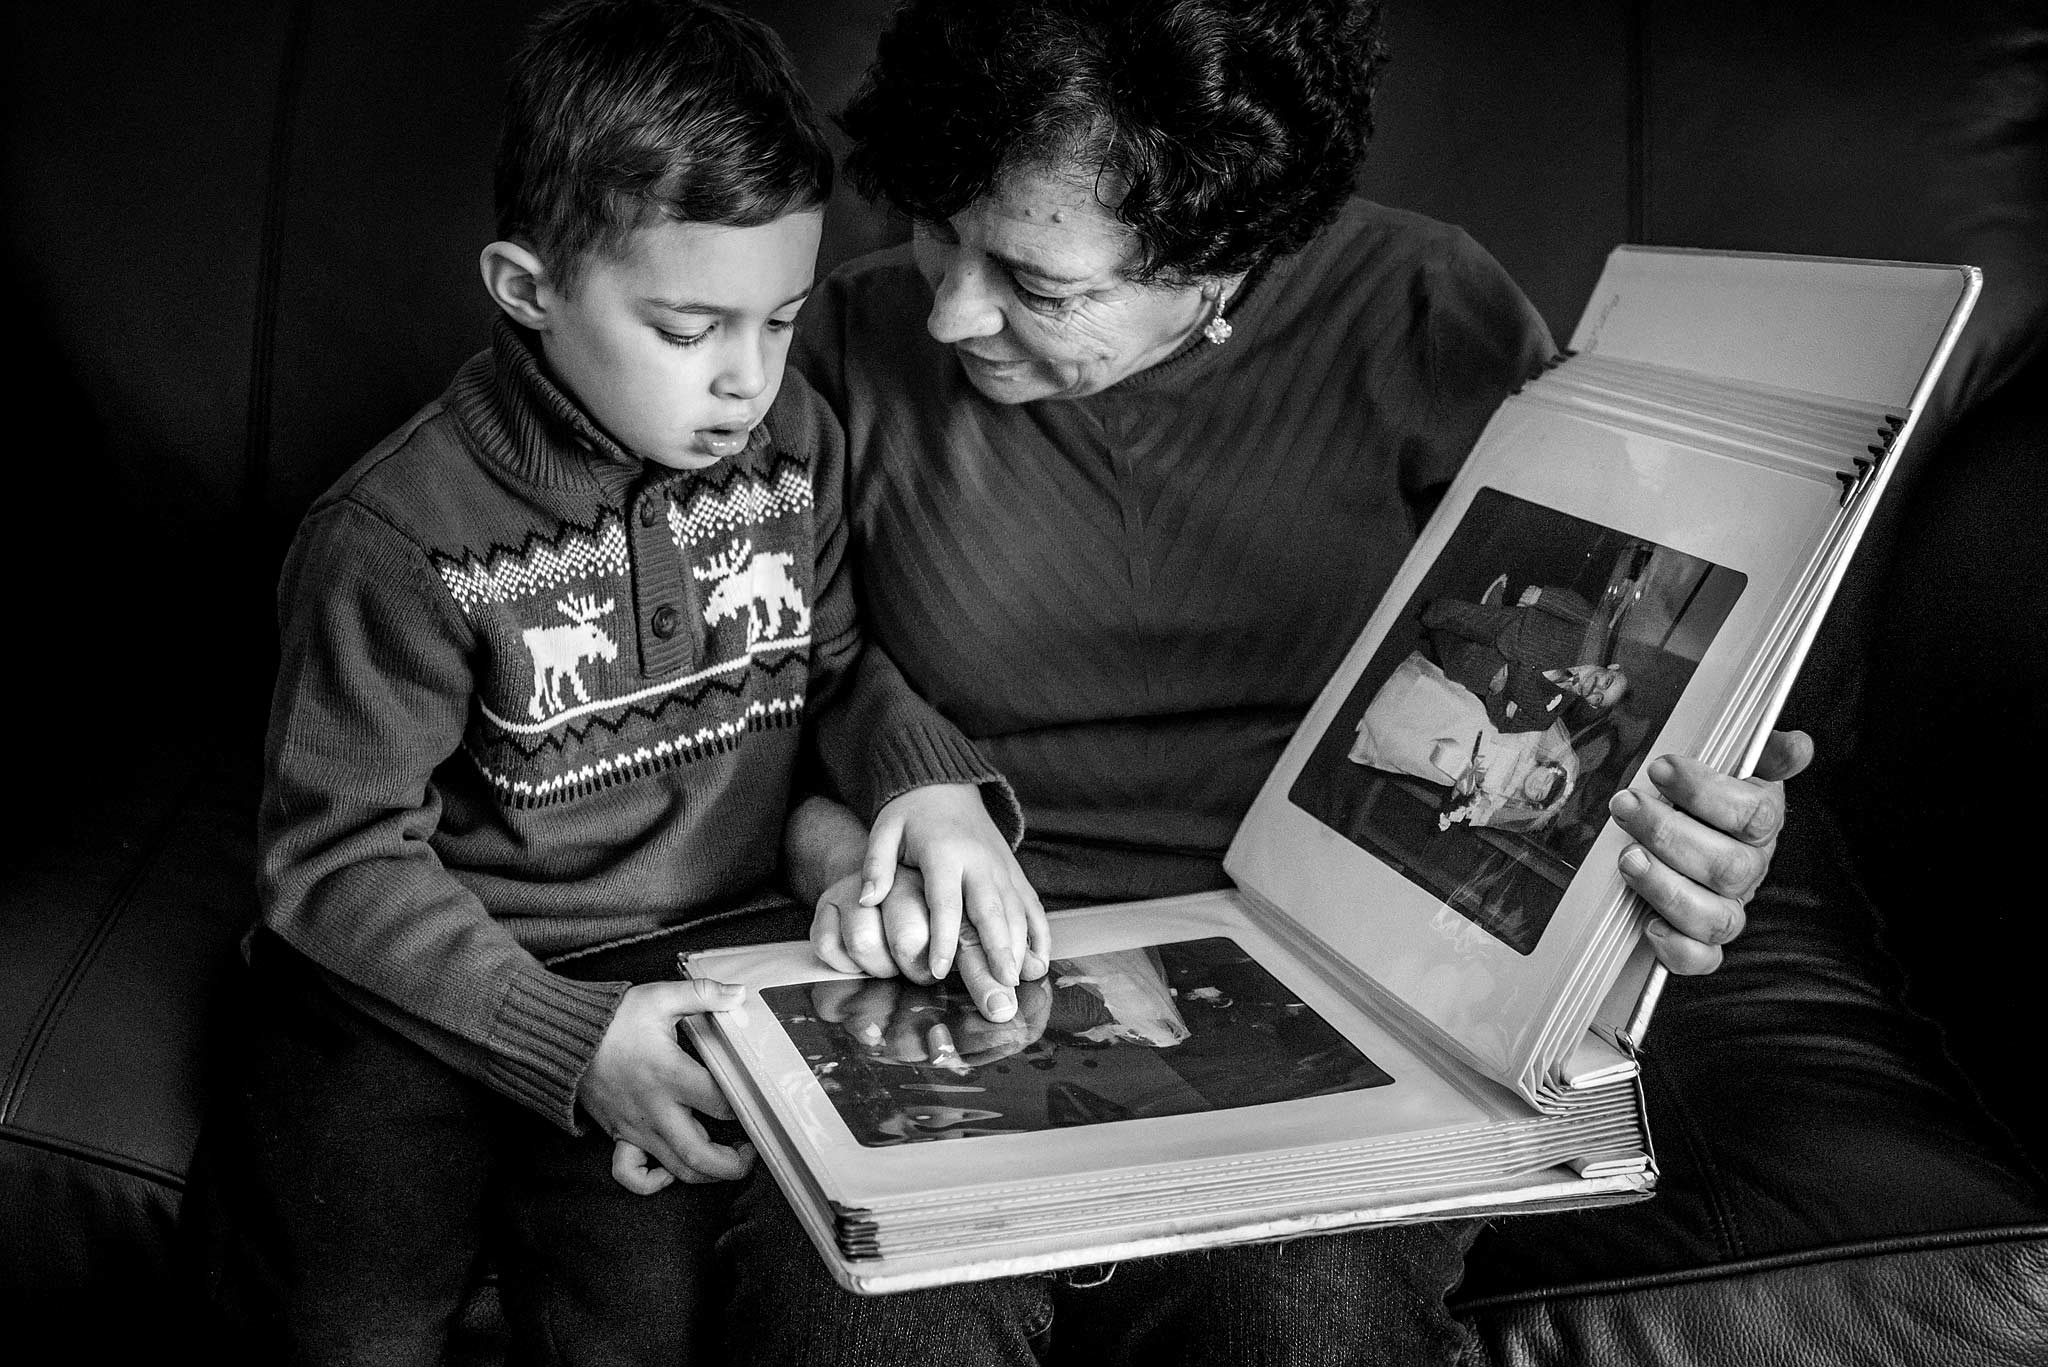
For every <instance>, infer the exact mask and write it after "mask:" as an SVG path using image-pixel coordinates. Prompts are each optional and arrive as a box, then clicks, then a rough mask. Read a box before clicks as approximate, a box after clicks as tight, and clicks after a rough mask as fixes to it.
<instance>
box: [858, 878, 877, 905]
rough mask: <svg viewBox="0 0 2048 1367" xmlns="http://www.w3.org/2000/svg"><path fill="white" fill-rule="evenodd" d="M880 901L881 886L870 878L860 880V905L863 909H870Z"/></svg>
mask: <svg viewBox="0 0 2048 1367" xmlns="http://www.w3.org/2000/svg"><path fill="white" fill-rule="evenodd" d="M881 900H882V890H881V885H880V884H878V883H876V882H875V880H874V879H872V878H864V879H862V880H861V885H860V904H861V905H862V906H864V907H871V906H873V905H874V904H875V903H877V902H879V901H881Z"/></svg>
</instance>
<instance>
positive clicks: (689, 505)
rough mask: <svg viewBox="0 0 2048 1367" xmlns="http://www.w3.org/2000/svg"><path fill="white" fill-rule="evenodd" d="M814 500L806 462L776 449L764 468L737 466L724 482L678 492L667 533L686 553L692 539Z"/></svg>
mask: <svg viewBox="0 0 2048 1367" xmlns="http://www.w3.org/2000/svg"><path fill="white" fill-rule="evenodd" d="M812 502H813V499H812V494H811V474H810V467H809V465H808V464H807V463H805V462H803V461H800V460H798V459H796V458H795V457H793V456H788V455H778V456H777V457H776V458H775V460H774V462H773V464H772V465H770V467H769V468H768V470H767V471H766V472H765V473H764V474H758V475H757V474H753V473H751V472H742V471H738V470H735V471H733V474H732V478H730V479H728V480H726V481H725V482H724V483H723V484H719V485H713V484H711V483H709V482H707V481H698V482H696V483H694V484H692V485H691V486H690V489H689V492H688V493H686V494H684V495H683V497H682V498H680V499H677V498H675V497H673V496H671V498H670V499H669V505H668V529H669V535H670V536H672V537H674V538H675V543H676V549H677V550H679V551H682V552H683V553H684V554H685V555H688V554H689V553H690V549H691V547H692V546H693V545H695V544H701V543H703V542H707V541H714V540H718V539H720V538H723V537H724V536H725V535H727V534H728V533H730V532H734V531H737V530H739V529H740V528H742V527H756V526H759V525H760V524H761V523H763V522H767V521H769V520H771V519H773V518H777V517H784V516H788V515H791V514H801V513H805V512H808V511H810V508H811V504H812Z"/></svg>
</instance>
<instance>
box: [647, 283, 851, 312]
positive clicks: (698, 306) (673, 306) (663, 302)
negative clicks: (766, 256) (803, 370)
mask: <svg viewBox="0 0 2048 1367" xmlns="http://www.w3.org/2000/svg"><path fill="white" fill-rule="evenodd" d="M816 285H817V282H816V281H812V282H811V284H809V285H805V286H804V287H803V288H802V289H800V290H798V291H797V292H796V293H795V294H792V295H790V296H789V298H787V299H785V300H783V301H782V302H781V303H779V304H777V305H776V306H775V308H773V309H770V310H769V312H771V313H774V312H777V311H779V310H781V309H786V308H788V307H789V306H790V305H791V304H801V303H802V302H803V301H804V300H806V299H808V298H810V297H811V291H812V289H814V288H815V287H816ZM646 302H647V303H650V304H652V305H654V307H656V308H658V309H667V310H668V311H669V312H670V313H709V314H715V315H716V316H718V317H720V318H729V317H731V316H732V315H733V314H736V313H738V312H739V311H740V310H738V309H735V308H729V307H727V306H726V305H724V304H712V303H707V302H706V301H704V300H702V299H658V298H655V297H654V296H653V295H649V296H648V297H647V300H646Z"/></svg>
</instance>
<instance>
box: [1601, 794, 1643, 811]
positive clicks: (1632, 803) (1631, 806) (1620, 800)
mask: <svg viewBox="0 0 2048 1367" xmlns="http://www.w3.org/2000/svg"><path fill="white" fill-rule="evenodd" d="M1642 805H1643V804H1642V799H1640V798H1638V797H1637V796H1636V795H1635V794H1634V793H1632V792H1630V791H1629V790H1628V789H1626V788H1623V789H1622V790H1621V791H1620V792H1618V793H1616V794H1615V795H1614V796H1613V797H1612V798H1610V799H1608V802H1607V810H1608V811H1610V812H1612V813H1613V814H1614V815H1616V816H1634V815H1635V814H1636V809H1637V808H1638V807H1640V806H1642Z"/></svg>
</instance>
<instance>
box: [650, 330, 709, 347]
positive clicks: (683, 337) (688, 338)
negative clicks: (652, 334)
mask: <svg viewBox="0 0 2048 1367" xmlns="http://www.w3.org/2000/svg"><path fill="white" fill-rule="evenodd" d="M655 331H656V332H658V333H660V334H661V340H662V341H664V342H667V343H668V344H669V345H670V346H695V345H697V343H699V342H701V341H703V340H704V339H705V338H706V337H709V336H710V335H711V329H710V328H705V329H703V330H702V331H699V332H670V331H669V330H668V329H667V328H656V329H655Z"/></svg>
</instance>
